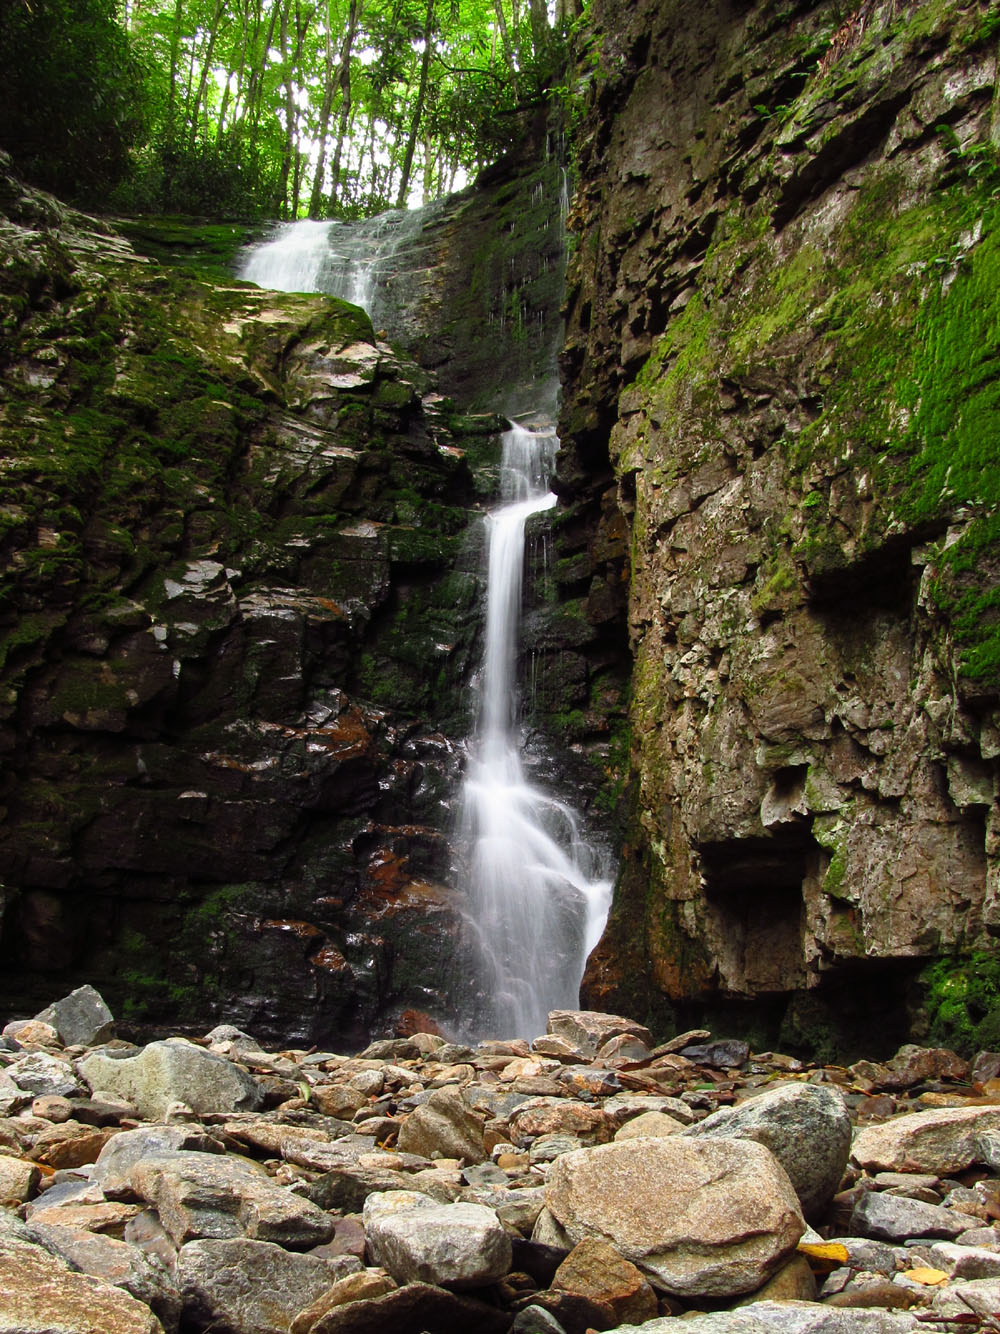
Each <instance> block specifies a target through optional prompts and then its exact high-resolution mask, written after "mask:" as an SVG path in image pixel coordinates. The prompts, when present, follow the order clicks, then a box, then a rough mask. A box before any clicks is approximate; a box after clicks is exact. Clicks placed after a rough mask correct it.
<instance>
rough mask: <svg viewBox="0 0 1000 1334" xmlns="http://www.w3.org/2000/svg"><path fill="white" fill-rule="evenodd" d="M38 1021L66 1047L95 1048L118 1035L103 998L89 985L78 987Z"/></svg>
mask: <svg viewBox="0 0 1000 1334" xmlns="http://www.w3.org/2000/svg"><path fill="white" fill-rule="evenodd" d="M35 1018H36V1019H38V1020H40V1021H41V1022H42V1023H43V1024H51V1025H52V1027H53V1028H54V1029H55V1030H56V1032H57V1033H58V1034H59V1040H60V1042H62V1043H64V1044H65V1045H66V1046H67V1047H72V1046H80V1047H96V1046H97V1044H98V1043H99V1042H107V1041H108V1040H109V1039H110V1038H113V1037H114V1035H115V1020H114V1016H113V1015H112V1013H111V1011H110V1010H109V1009H108V1007H107V1005H106V1004H105V1003H104V997H103V996H102V995H101V993H100V992H99V991H96V990H95V989H94V988H93V987H92V986H90V985H89V984H87V985H85V986H82V987H77V988H76V990H75V991H71V992H70V993H69V995H68V996H64V997H63V998H62V1000H58V1001H55V1002H54V1003H53V1004H52V1005H49V1006H47V1007H46V1008H45V1009H44V1010H43V1011H42V1012H41V1014H36V1015H35Z"/></svg>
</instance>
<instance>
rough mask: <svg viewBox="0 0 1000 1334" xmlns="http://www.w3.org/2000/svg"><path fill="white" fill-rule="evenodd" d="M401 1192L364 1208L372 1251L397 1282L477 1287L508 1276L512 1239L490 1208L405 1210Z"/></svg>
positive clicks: (450, 1206) (458, 1206) (451, 1206)
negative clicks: (400, 1197) (401, 1205)
mask: <svg viewBox="0 0 1000 1334" xmlns="http://www.w3.org/2000/svg"><path fill="white" fill-rule="evenodd" d="M400 1193H401V1192H398V1191H394V1192H392V1193H391V1194H390V1195H388V1197H385V1196H381V1195H376V1196H372V1197H370V1198H369V1200H368V1202H367V1203H366V1204H365V1236H366V1237H367V1240H368V1250H369V1253H370V1255H371V1257H372V1259H373V1260H374V1261H375V1263H376V1264H377V1265H381V1267H382V1268H383V1269H386V1270H387V1271H388V1272H389V1273H390V1274H391V1275H392V1277H393V1278H394V1279H395V1280H396V1282H397V1283H401V1284H402V1283H433V1284H436V1285H438V1286H441V1287H449V1288H455V1289H462V1288H478V1287H482V1286H483V1285H484V1284H486V1283H495V1282H496V1280H497V1279H499V1278H502V1277H503V1276H504V1274H506V1273H507V1272H508V1270H509V1269H510V1266H511V1241H510V1237H509V1236H508V1235H507V1233H506V1232H505V1230H504V1228H503V1225H502V1223H501V1222H500V1220H499V1219H498V1218H497V1216H496V1214H495V1213H494V1212H493V1210H492V1209H487V1208H486V1207H485V1206H484V1205H481V1204H445V1205H437V1206H435V1207H434V1208H428V1207H427V1206H426V1204H423V1203H418V1204H415V1205H414V1206H413V1207H411V1208H405V1207H400V1205H399V1202H398V1201H399V1195H400Z"/></svg>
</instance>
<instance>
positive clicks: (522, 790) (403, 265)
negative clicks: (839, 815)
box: [240, 176, 612, 1038]
mask: <svg viewBox="0 0 1000 1334" xmlns="http://www.w3.org/2000/svg"><path fill="white" fill-rule="evenodd" d="M538 189H539V187H538V186H536V187H535V190H534V191H533V193H532V207H540V198H541V197H540V196H539V198H536V194H537V191H538ZM549 203H550V209H551V212H550V217H549V224H548V225H549V226H550V228H555V227H556V226H560V227H561V216H562V212H563V206H564V204H565V177H564V176H563V177H562V178H561V183H560V184H556V185H555V186H554V190H553V193H552V195H551V198H550V200H549ZM449 208H451V209H453V210H454V208H455V206H454V204H449V202H448V201H442V202H441V203H440V204H438V205H432V206H431V207H430V209H424V210H414V211H411V212H409V213H403V212H395V213H388V214H382V215H380V216H379V217H377V218H372V219H368V220H367V221H365V222H362V223H351V224H344V223H327V224H316V223H312V224H307V223H294V224H287V225H286V226H285V227H283V228H282V230H281V231H280V232H279V234H278V235H277V236H276V237H275V238H274V239H272V240H271V241H269V242H268V243H267V244H265V245H262V246H260V247H258V248H257V249H256V250H255V251H254V252H253V253H252V254H251V255H250V257H249V259H248V260H247V262H246V263H245V264H244V266H243V268H242V270H241V274H240V276H241V277H244V278H246V279H248V280H250V281H253V282H257V283H259V284H261V285H267V286H271V287H276V288H279V289H284V290H297V291H304V290H310V289H309V288H307V287H306V286H305V283H306V282H307V281H308V283H309V284H310V286H311V290H314V291H322V292H325V293H327V294H329V295H332V296H338V297H341V298H342V299H346V300H349V301H352V302H353V303H354V304H357V305H361V306H363V307H364V309H365V310H366V311H367V312H368V314H369V316H370V317H371V318H372V320H373V323H374V324H375V325H376V327H379V325H380V324H382V323H383V322H384V323H385V324H386V325H387V327H388V328H389V329H390V334H389V336H390V337H398V338H399V341H401V342H403V343H404V345H406V342H407V338H406V335H410V334H413V332H414V329H417V332H418V335H419V322H415V323H414V324H412V325H411V324H410V322H409V321H410V315H409V313H408V311H407V309H406V308H405V307H404V306H403V304H402V303H401V300H400V297H401V294H403V293H407V294H410V296H411V297H412V299H414V300H417V301H420V302H422V303H423V314H424V316H426V313H427V311H428V310H430V311H433V312H435V313H436V319H437V321H438V324H439V327H440V330H441V331H442V335H443V336H439V337H438V339H437V340H436V343H435V345H434V348H433V349H432V355H434V356H436V357H437V358H438V360H439V359H440V345H441V343H442V342H443V341H444V339H445V338H454V336H455V333H454V327H453V326H452V325H451V324H449V322H448V319H447V316H446V315H443V314H442V311H443V310H444V309H445V308H444V307H443V306H442V303H441V300H440V295H439V293H440V292H441V291H442V290H444V289H443V288H442V286H441V278H440V273H439V271H438V269H436V268H435V262H434V261H433V259H432V258H431V257H432V256H433V254H436V253H438V251H435V250H434V248H433V247H434V246H435V245H437V246H440V245H441V244H442V243H443V242H442V237H443V235H444V234H446V233H448V230H449V228H451V227H453V225H454V212H449V211H448V210H449ZM428 219H430V220H431V221H430V222H428ZM435 219H436V220H437V223H435V221H434V220H435ZM437 224H441V225H440V226H438V227H437V232H434V227H435V226H436V225H437ZM429 234H432V235H433V237H436V239H429ZM503 237H506V238H508V240H510V239H512V241H513V242H514V243H516V244H517V245H518V246H520V247H521V250H520V251H519V252H518V253H519V255H520V256H521V258H520V259H519V260H518V261H517V262H518V263H519V264H520V263H521V262H522V261H523V260H524V256H525V254H527V253H529V252H527V251H525V249H524V245H525V237H524V235H522V234H521V233H520V232H519V231H518V230H517V226H516V223H510V224H508V225H505V227H504V228H503ZM448 244H451V242H450V241H449V242H448ZM479 253H480V252H477V254H479ZM501 261H502V262H501ZM479 262H480V261H479V260H478V259H477V263H479ZM524 262H528V261H524ZM437 263H438V264H440V261H437ZM530 266H531V267H532V269H533V270H534V271H535V276H534V277H533V278H531V279H530V280H529V279H524V280H522V278H520V277H517V276H516V273H517V270H516V265H515V259H514V258H513V257H512V256H506V254H504V255H502V256H499V257H495V264H494V267H495V268H497V270H498V272H496V273H495V274H494V277H493V281H492V285H490V286H473V287H472V289H471V290H472V291H473V292H474V293H476V300H477V301H479V302H480V304H481V306H482V309H481V312H480V317H479V318H480V325H479V326H478V327H480V328H481V329H482V330H483V332H484V335H485V334H486V333H487V332H488V333H489V337H490V338H493V339H495V338H497V337H498V336H501V335H502V337H503V339H504V340H505V342H504V347H506V346H507V345H510V346H511V347H516V348H517V349H518V357H517V358H516V359H515V360H516V365H517V368H518V373H519V374H520V372H521V371H522V370H523V371H524V375H523V383H522V382H521V380H520V379H518V380H514V379H512V378H511V379H508V378H506V377H505V375H504V374H502V373H501V374H499V375H498V373H497V372H498V370H508V368H507V367H506V366H505V367H504V368H501V367H498V365H497V364H496V363H494V364H493V365H492V367H491V370H492V374H493V389H492V390H491V396H490V398H489V399H487V400H486V401H487V402H492V403H498V402H506V403H507V404H515V403H516V404H518V407H517V408H515V407H513V406H509V407H507V409H506V410H507V411H509V412H515V413H517V414H518V415H519V416H521V417H522V418H528V419H530V420H532V421H533V423H534V425H533V427H531V428H528V427H525V426H521V425H514V424H512V425H511V426H510V428H509V429H508V430H507V431H506V432H505V433H504V434H503V440H502V445H503V457H502V463H501V484H500V496H499V502H498V504H497V506H496V507H495V508H494V509H492V510H491V511H490V512H489V513H488V514H487V515H486V516H485V519H484V524H485V529H486V539H487V541H486V546H487V549H488V559H487V565H486V569H485V571H484V573H485V582H486V599H485V603H486V605H485V609H484V610H485V614H484V623H485V633H484V642H483V651H482V656H481V660H480V667H479V671H478V673H477V675H476V679H475V681H474V685H475V688H476V690H477V693H478V699H477V707H476V714H477V725H476V727H475V729H474V731H473V733H472V735H470V736H469V737H468V738H467V741H466V773H465V779H464V782H463V784H462V789H461V794H460V800H459V802H458V805H459V808H460V813H459V816H458V819H457V821H456V827H455V829H454V830H453V831H452V833H453V835H454V839H455V842H454V844H453V847H454V860H455V866H456V876H455V881H456V887H457V888H458V890H459V891H460V893H461V895H462V896H463V898H464V902H465V905H466V912H465V918H466V921H465V928H466V929H465V931H464V933H463V936H462V947H463V949H464V954H463V956H462V958H461V960H460V961H459V977H458V979H457V981H456V985H455V987H454V991H453V997H452V1000H453V1006H454V1009H455V1010H456V1012H457V1014H456V1022H457V1025H458V1027H459V1028H460V1029H461V1031H462V1032H463V1033H464V1034H466V1035H467V1036H469V1037H474V1038H480V1037H484V1036H487V1035H489V1036H501V1037H510V1036H518V1037H528V1038H530V1037H534V1036H537V1034H539V1033H541V1032H543V1031H544V1029H545V1026H546V1019H547V1015H548V1012H549V1011H550V1010H552V1009H559V1008H573V1007H575V1006H576V1005H578V1004H579V989H580V983H581V980H582V976H583V971H584V966H585V964H586V959H587V956H588V954H589V953H590V951H591V950H592V949H593V948H594V946H595V945H596V944H597V941H598V939H599V938H600V935H601V933H602V930H603V927H604V922H605V920H606V917H607V913H608V908H609V904H610V898H611V884H612V866H611V859H610V856H609V855H608V854H607V852H606V851H605V850H604V849H603V848H601V847H599V846H595V845H594V844H593V843H591V842H589V841H588V840H587V839H586V838H585V837H584V835H583V833H582V831H581V828H580V823H579V819H578V816H577V813H576V811H575V810H574V809H573V808H572V806H571V805H569V804H568V803H567V802H565V801H563V800H560V799H559V798H558V797H556V796H554V795H553V794H552V793H551V792H550V791H547V790H546V788H545V786H544V785H543V784H541V783H538V782H535V781H532V769H533V768H535V769H537V767H538V766H537V761H538V759H539V754H540V747H539V743H538V741H537V739H535V741H534V749H535V753H534V755H533V756H529V755H528V754H527V753H526V742H527V739H528V729H527V728H526V725H525V721H524V712H525V708H524V706H525V704H526V703H527V702H528V701H526V699H525V692H524V690H523V688H522V681H521V679H520V678H521V676H522V672H521V667H522V665H523V653H522V652H521V650H520V639H519V636H520V631H521V621H522V601H523V597H522V593H523V580H524V570H525V565H526V562H527V558H528V555H529V552H530V542H531V528H532V525H533V521H534V520H535V519H536V516H539V515H541V514H542V513H543V512H545V511H546V510H549V509H551V508H552V507H553V506H554V505H555V504H556V497H555V495H554V493H553V492H552V491H551V489H550V479H551V477H552V475H553V473H554V470H555V459H556V451H557V449H558V445H559V442H558V439H557V437H556V434H555V431H554V428H553V426H552V424H551V417H552V414H553V412H554V405H555V403H556V401H557V385H556V383H555V380H554V376H553V369H554V367H553V359H554V355H555V347H556V342H555V341H553V339H552V337H551V335H550V334H548V333H546V334H545V337H544V338H540V339H539V341H538V342H537V343H536V342H535V341H533V340H534V337H535V333H536V331H538V330H542V322H541V321H536V320H535V319H534V318H533V317H532V318H530V319H529V318H528V316H527V313H526V309H527V308H526V306H525V300H526V298H525V292H526V291H528V290H531V291H535V290H542V289H544V290H551V292H553V293H555V292H556V291H557V287H556V285H555V278H556V276H557V275H558V272H559V268H558V264H555V263H552V262H550V261H549V259H548V257H547V256H546V255H543V254H537V253H536V254H535V255H534V258H533V259H531V260H530ZM476 272H477V273H478V272H480V270H476ZM512 274H513V275H514V278H513V279H512V277H511V275H512ZM551 300H555V301H556V302H557V300H558V297H557V296H555V297H552V298H550V304H551ZM546 309H547V310H548V309H549V307H546ZM546 318H548V317H546ZM393 320H394V321H395V324H393ZM504 330H506V332H503V331H504ZM445 331H447V332H445ZM498 331H499V333H498ZM424 345H425V346H426V344H424ZM489 347H490V348H492V347H493V344H492V343H491V344H489ZM541 349H544V355H539V352H540V350H541ZM528 353H531V355H532V356H534V357H535V361H534V362H533V363H530V362H529V361H528V360H526V359H525V357H526V354H528ZM438 360H431V361H430V362H429V363H427V364H430V365H431V366H434V367H436V366H437V365H438ZM480 373H481V372H480ZM508 374H509V370H508ZM455 396H456V398H459V401H460V402H462V403H463V406H467V404H466V401H465V400H464V399H463V398H461V396H460V393H456V395H455ZM479 402H483V399H482V398H480V399H479ZM526 404H533V405H534V411H533V412H531V413H530V414H529V413H528V412H526V410H525V405H526Z"/></svg>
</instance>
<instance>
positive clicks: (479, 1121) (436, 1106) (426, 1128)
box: [397, 1084, 489, 1163]
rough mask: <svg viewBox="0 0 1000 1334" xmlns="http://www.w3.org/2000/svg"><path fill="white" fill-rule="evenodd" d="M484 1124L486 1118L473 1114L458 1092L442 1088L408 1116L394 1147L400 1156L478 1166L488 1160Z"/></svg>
mask: <svg viewBox="0 0 1000 1334" xmlns="http://www.w3.org/2000/svg"><path fill="white" fill-rule="evenodd" d="M485 1124H486V1117H485V1116H483V1115H482V1114H481V1113H479V1112H476V1111H473V1109H472V1108H471V1107H470V1106H469V1104H468V1102H467V1101H466V1100H465V1098H464V1097H463V1095H462V1091H461V1089H460V1088H458V1086H457V1085H455V1084H446V1085H445V1087H444V1088H439V1089H435V1090H434V1092H433V1093H432V1094H431V1095H430V1097H429V1098H428V1099H427V1101H426V1102H425V1103H422V1104H421V1106H419V1107H417V1108H415V1109H414V1110H413V1111H412V1112H411V1113H410V1114H409V1116H408V1117H407V1118H406V1120H405V1121H404V1122H403V1125H402V1126H401V1128H400V1131H399V1138H398V1141H397V1143H398V1146H399V1149H400V1151H401V1152H402V1153H416V1154H420V1155H421V1156H422V1157H424V1158H435V1157H441V1158H459V1159H462V1160H463V1161H464V1162H467V1163H481V1162H484V1161H485V1160H486V1159H487V1158H488V1157H489V1154H488V1153H487V1152H486V1150H485V1148H484V1147H483V1127H484V1126H485Z"/></svg>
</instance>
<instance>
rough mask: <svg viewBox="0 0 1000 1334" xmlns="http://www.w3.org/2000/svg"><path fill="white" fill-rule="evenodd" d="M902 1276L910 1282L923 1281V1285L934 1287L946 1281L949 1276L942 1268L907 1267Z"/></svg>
mask: <svg viewBox="0 0 1000 1334" xmlns="http://www.w3.org/2000/svg"><path fill="white" fill-rule="evenodd" d="M903 1277H904V1278H908V1279H909V1280H910V1281H911V1282H912V1283H923V1284H924V1286H925V1287H928V1288H935V1287H937V1286H938V1284H940V1283H947V1282H948V1277H949V1276H948V1275H947V1274H946V1273H945V1272H944V1270H943V1269H907V1270H905V1271H904V1273H903Z"/></svg>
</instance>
